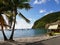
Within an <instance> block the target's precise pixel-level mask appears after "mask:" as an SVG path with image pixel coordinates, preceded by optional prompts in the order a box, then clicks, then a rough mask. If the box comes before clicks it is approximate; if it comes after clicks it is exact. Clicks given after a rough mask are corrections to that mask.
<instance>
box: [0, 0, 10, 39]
mask: <svg viewBox="0 0 60 45" xmlns="http://www.w3.org/2000/svg"><path fill="white" fill-rule="evenodd" d="M8 10H10V8H9V7H7V6H5V4H4V3H3V0H0V27H1V30H2V33H3V37H4V40H8V39H7V37H6V35H5V33H4V27H5V28H7V27H10V26H8V25H7V23H6V21H5V20H4V17H3V16H2V14H3V13H4V12H5V11H8Z"/></svg>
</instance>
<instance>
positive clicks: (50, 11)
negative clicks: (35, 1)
mask: <svg viewBox="0 0 60 45" xmlns="http://www.w3.org/2000/svg"><path fill="white" fill-rule="evenodd" d="M53 12H54V11H53V10H51V11H49V12H47V13H45V15H47V14H49V13H53Z"/></svg>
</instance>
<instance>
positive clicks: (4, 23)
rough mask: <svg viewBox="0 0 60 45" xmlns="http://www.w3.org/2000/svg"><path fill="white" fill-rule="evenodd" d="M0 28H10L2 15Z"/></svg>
mask: <svg viewBox="0 0 60 45" xmlns="http://www.w3.org/2000/svg"><path fill="white" fill-rule="evenodd" d="M0 26H3V27H5V28H7V27H10V26H9V25H7V23H6V21H5V19H4V18H3V16H2V15H0Z"/></svg>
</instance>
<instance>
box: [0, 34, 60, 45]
mask: <svg viewBox="0 0 60 45" xmlns="http://www.w3.org/2000/svg"><path fill="white" fill-rule="evenodd" d="M14 40H15V41H12V42H11V41H3V40H0V45H57V44H55V43H58V44H60V43H59V42H60V35H55V36H48V35H43V36H36V37H25V38H15V39H14Z"/></svg>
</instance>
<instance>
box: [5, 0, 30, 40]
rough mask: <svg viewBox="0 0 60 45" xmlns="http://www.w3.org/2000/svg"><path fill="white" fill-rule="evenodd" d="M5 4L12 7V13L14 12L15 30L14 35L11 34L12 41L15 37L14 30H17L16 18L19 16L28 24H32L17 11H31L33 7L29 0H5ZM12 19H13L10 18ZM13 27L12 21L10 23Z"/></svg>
mask: <svg viewBox="0 0 60 45" xmlns="http://www.w3.org/2000/svg"><path fill="white" fill-rule="evenodd" d="M4 4H5V5H7V7H10V8H11V11H12V19H13V20H14V21H13V28H12V33H11V36H10V38H9V39H10V40H13V35H14V29H15V23H16V16H17V15H19V16H21V17H22V18H23V19H24V20H25V21H26V22H30V21H29V20H28V19H27V18H25V17H24V16H23V14H22V13H21V12H20V13H19V14H18V12H17V9H18V8H19V9H26V10H28V9H30V8H31V6H30V4H29V0H4ZM10 19H11V18H10ZM9 22H10V23H11V24H10V25H12V21H11V20H10V21H9Z"/></svg>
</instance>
